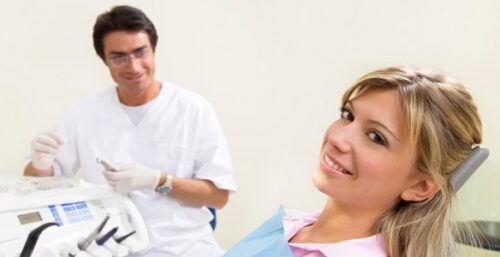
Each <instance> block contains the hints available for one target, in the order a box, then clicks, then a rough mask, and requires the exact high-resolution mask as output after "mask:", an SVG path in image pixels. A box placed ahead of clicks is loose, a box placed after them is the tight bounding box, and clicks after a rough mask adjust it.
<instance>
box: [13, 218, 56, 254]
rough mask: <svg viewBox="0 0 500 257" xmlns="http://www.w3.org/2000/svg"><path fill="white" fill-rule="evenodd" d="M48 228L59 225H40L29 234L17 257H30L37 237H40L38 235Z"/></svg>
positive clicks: (50, 223) (52, 223)
mask: <svg viewBox="0 0 500 257" xmlns="http://www.w3.org/2000/svg"><path fill="white" fill-rule="evenodd" d="M50 226H59V224H58V223H55V222H49V223H45V224H42V225H40V226H39V227H37V228H35V229H34V230H32V231H31V232H30V233H29V235H28V238H26V242H25V243H24V247H23V250H22V252H21V255H19V257H30V256H31V254H32V253H33V250H34V249H35V246H36V243H37V242H38V237H40V234H41V233H42V232H43V231H44V230H45V229H46V228H48V227H50Z"/></svg>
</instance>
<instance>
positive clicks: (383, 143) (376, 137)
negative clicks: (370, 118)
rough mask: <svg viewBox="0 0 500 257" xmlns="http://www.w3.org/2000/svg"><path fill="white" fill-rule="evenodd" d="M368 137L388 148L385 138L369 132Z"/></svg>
mask: <svg viewBox="0 0 500 257" xmlns="http://www.w3.org/2000/svg"><path fill="white" fill-rule="evenodd" d="M368 137H369V138H370V140H372V141H373V142H375V143H376V144H379V145H383V146H387V143H386V141H385V139H384V137H383V136H381V135H380V134H379V133H377V132H375V131H370V132H368Z"/></svg>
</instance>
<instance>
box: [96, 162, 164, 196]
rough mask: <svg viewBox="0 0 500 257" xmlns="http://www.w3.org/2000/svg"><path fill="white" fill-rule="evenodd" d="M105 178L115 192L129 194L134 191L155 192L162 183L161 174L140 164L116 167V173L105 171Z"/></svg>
mask: <svg viewBox="0 0 500 257" xmlns="http://www.w3.org/2000/svg"><path fill="white" fill-rule="evenodd" d="M103 173H104V177H105V178H106V180H107V181H108V184H109V185H110V186H111V188H113V190H114V191H116V192H120V193H127V192H131V191H134V190H141V189H153V190H155V189H156V187H157V186H158V183H159V182H160V175H161V172H160V171H159V170H155V169H152V168H149V167H146V166H143V165H140V164H132V165H129V166H127V167H124V168H121V167H116V171H108V170H105V171H104V172H103Z"/></svg>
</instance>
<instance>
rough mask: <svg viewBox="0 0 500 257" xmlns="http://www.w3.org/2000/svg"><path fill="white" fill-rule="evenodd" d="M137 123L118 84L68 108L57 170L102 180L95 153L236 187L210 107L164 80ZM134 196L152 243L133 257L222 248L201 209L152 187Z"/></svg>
mask: <svg viewBox="0 0 500 257" xmlns="http://www.w3.org/2000/svg"><path fill="white" fill-rule="evenodd" d="M148 104H149V105H150V106H148V108H147V112H146V113H145V114H144V117H143V118H142V119H140V120H139V121H136V123H137V124H134V122H132V121H131V120H130V118H129V117H128V116H127V115H126V114H125V111H124V109H123V108H122V106H121V104H120V101H119V100H118V96H117V92H116V88H115V87H110V88H108V89H106V90H104V91H102V92H100V93H98V94H97V95H95V96H93V97H90V98H88V99H86V100H84V101H82V102H79V103H77V104H76V105H74V106H73V107H71V108H70V109H69V110H68V111H67V112H66V113H65V115H64V117H63V119H62V121H61V122H60V123H59V125H58V126H57V128H56V133H58V134H59V135H61V136H62V137H64V138H65V139H66V140H67V143H66V144H63V145H62V146H61V148H60V149H59V151H58V153H57V156H56V159H55V162H54V172H55V175H67V176H71V175H73V174H74V173H75V172H76V171H77V170H78V169H79V168H80V169H81V170H82V171H83V175H84V177H85V179H86V180H88V181H90V182H93V183H98V184H104V183H106V180H105V178H104V176H103V174H102V167H101V166H99V165H98V164H97V163H96V157H100V158H102V159H104V160H106V161H108V162H109V163H116V164H120V163H123V164H126V163H139V164H142V165H145V166H148V167H151V168H155V169H158V170H161V171H165V172H167V173H169V174H172V175H174V176H177V177H181V178H196V179H204V180H210V181H212V182H213V183H214V184H215V186H216V187H217V188H220V189H226V190H230V191H235V190H236V188H237V187H236V183H235V181H234V176H233V168H232V164H231V159H230V156H229V151H228V147H227V143H226V139H225V137H224V135H223V132H222V129H221V126H220V124H219V122H218V120H217V117H216V115H215V112H214V110H213V109H212V107H211V105H210V104H209V103H208V102H207V101H206V100H204V99H203V98H202V97H201V96H199V95H197V94H195V93H193V92H191V91H188V90H185V89H182V88H180V87H178V86H176V85H174V84H171V83H168V82H163V83H162V88H161V90H160V93H159V94H158V96H157V97H156V98H155V99H154V100H152V102H149V103H148ZM130 196H131V199H132V200H133V202H134V203H135V204H136V205H137V207H138V209H139V211H140V212H141V214H142V215H143V217H144V220H145V222H146V224H147V227H148V231H149V236H150V245H149V247H148V248H147V249H146V250H145V251H142V252H141V253H139V254H136V255H134V256H147V257H156V256H158V257H160V256H161V257H170V256H172V257H173V256H176V257H179V256H183V257H184V256H185V257H188V256H189V257H200V256H204V257H211V256H214V257H215V256H221V255H222V252H221V250H220V248H219V246H218V244H217V242H216V241H215V239H214V237H213V233H212V230H211V228H210V226H209V224H208V223H209V221H210V220H211V219H212V215H211V213H210V212H209V210H208V209H207V208H206V207H203V208H195V207H190V206H185V205H183V204H181V203H179V202H177V201H175V200H172V199H170V198H168V197H161V196H160V195H158V194H157V193H156V192H154V191H153V190H141V191H134V192H132V193H131V194H130Z"/></svg>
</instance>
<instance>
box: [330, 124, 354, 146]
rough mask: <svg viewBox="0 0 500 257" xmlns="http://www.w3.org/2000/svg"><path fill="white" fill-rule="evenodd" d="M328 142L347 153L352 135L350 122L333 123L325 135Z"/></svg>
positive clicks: (352, 138) (351, 141)
mask: <svg viewBox="0 0 500 257" xmlns="http://www.w3.org/2000/svg"><path fill="white" fill-rule="evenodd" d="M326 140H327V141H328V144H330V145H331V146H332V147H334V148H336V149H337V150H339V151H340V152H343V153H347V152H350V151H351V149H352V143H353V140H354V135H352V125H351V124H333V125H332V126H331V127H330V128H329V129H328V130H327V135H326Z"/></svg>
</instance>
